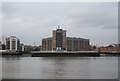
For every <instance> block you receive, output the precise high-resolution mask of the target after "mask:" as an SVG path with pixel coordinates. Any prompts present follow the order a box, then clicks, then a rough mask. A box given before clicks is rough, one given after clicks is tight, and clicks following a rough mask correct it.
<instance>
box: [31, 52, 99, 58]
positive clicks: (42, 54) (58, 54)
mask: <svg viewBox="0 0 120 81" xmlns="http://www.w3.org/2000/svg"><path fill="white" fill-rule="evenodd" d="M31 56H32V57H80V56H92V57H93V56H100V54H99V53H98V52H92V51H91V52H88V51H86V52H82V51H81V52H73V51H71V52H67V51H65V52H62V51H57V52H56V51H55V52H52V51H49V52H48V51H47V52H46V51H33V52H31Z"/></svg>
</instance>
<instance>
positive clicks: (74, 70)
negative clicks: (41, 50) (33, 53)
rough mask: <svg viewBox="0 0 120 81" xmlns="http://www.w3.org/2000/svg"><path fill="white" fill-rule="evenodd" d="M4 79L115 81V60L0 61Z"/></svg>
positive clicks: (40, 58)
mask: <svg viewBox="0 0 120 81" xmlns="http://www.w3.org/2000/svg"><path fill="white" fill-rule="evenodd" d="M2 65H3V78H5V79H117V78H118V57H64V58H63V57H21V56H17V57H16V56H9V57H8V56H6V57H3V58H2Z"/></svg>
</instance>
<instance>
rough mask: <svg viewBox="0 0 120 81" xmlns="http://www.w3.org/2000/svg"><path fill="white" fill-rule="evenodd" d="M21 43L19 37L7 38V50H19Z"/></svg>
mask: <svg viewBox="0 0 120 81" xmlns="http://www.w3.org/2000/svg"><path fill="white" fill-rule="evenodd" d="M19 47H20V41H19V39H18V38H17V37H15V36H11V37H9V38H6V49H7V50H19Z"/></svg>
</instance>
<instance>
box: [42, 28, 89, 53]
mask: <svg viewBox="0 0 120 81" xmlns="http://www.w3.org/2000/svg"><path fill="white" fill-rule="evenodd" d="M88 50H90V44H89V39H83V38H76V37H66V30H63V29H60V28H58V29H56V30H53V32H52V37H49V38H44V39H42V51H88Z"/></svg>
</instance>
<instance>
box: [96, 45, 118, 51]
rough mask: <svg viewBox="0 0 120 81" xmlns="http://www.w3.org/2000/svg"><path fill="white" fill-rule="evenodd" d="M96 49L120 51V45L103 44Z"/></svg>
mask: <svg viewBox="0 0 120 81" xmlns="http://www.w3.org/2000/svg"><path fill="white" fill-rule="evenodd" d="M96 51H120V47H119V46H115V45H109V46H104V47H103V46H102V47H98V48H97V49H96Z"/></svg>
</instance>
